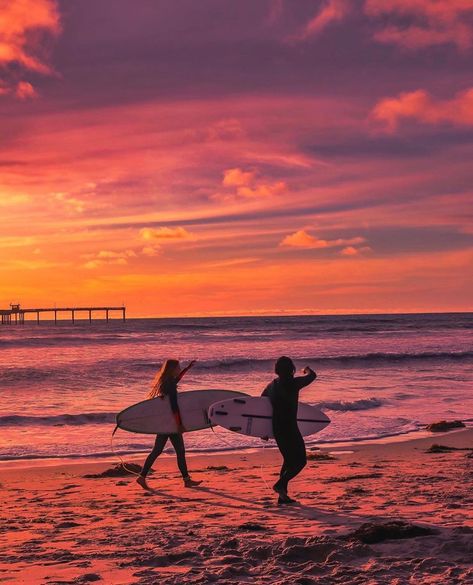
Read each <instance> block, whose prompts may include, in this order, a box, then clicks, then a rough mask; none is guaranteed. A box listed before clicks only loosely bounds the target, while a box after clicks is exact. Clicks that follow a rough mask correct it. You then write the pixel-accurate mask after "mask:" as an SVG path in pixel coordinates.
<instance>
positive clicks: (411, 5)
mask: <svg viewBox="0 0 473 585" xmlns="http://www.w3.org/2000/svg"><path fill="white" fill-rule="evenodd" d="M364 9H365V13H366V14H367V15H368V16H372V17H385V16H389V15H394V16H399V17H401V18H406V17H407V18H411V19H414V20H416V22H414V23H410V24H408V25H407V26H401V25H391V24H390V25H387V26H386V27H385V28H383V29H382V30H380V31H379V32H377V33H376V34H375V39H376V40H377V41H379V42H383V43H392V44H396V45H399V46H402V47H405V48H408V49H419V48H423V47H429V46H432V45H443V44H448V43H453V44H454V45H456V46H457V47H458V48H459V49H468V48H470V47H471V46H472V44H473V27H472V26H471V24H469V23H468V22H467V21H465V17H466V16H468V14H469V13H471V12H472V11H473V0H366V2H365V8H364Z"/></svg>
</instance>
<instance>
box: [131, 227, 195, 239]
mask: <svg viewBox="0 0 473 585" xmlns="http://www.w3.org/2000/svg"><path fill="white" fill-rule="evenodd" d="M140 235H141V237H142V238H143V240H146V241H147V242H155V241H158V242H163V241H167V242H169V241H176V240H191V239H194V236H193V235H192V234H191V233H190V232H188V231H187V230H186V229H184V228H183V227H175V228H169V227H160V228H143V229H142V230H141V231H140Z"/></svg>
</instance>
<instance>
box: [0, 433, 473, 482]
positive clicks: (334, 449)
mask: <svg viewBox="0 0 473 585" xmlns="http://www.w3.org/2000/svg"><path fill="white" fill-rule="evenodd" d="M470 433H471V435H472V437H473V425H467V426H466V427H464V428H459V429H452V430H450V431H444V432H438V433H432V432H430V431H426V430H425V429H420V430H418V431H409V432H407V433H402V434H399V435H389V436H386V437H380V438H379V439H374V438H373V439H360V440H354V441H337V442H334V443H329V442H327V443H322V442H321V443H316V442H314V443H313V444H306V448H307V452H311V451H312V452H313V451H319V452H323V453H329V454H331V453H334V454H337V453H343V454H355V453H359V452H360V451H364V450H365V449H367V450H369V449H373V448H375V449H377V448H380V449H383V448H386V449H388V448H389V447H394V448H396V449H397V448H399V447H400V448H404V449H409V448H410V447H413V448H417V447H422V446H424V445H426V444H434V443H439V442H441V440H443V439H444V438H445V439H446V438H449V437H452V440H449V441H448V442H449V444H450V443H451V444H452V445H453V446H456V445H457V444H460V443H462V442H463V436H464V435H465V436H469V435H470ZM457 435H459V437H457ZM472 447H473V441H472ZM150 450H151V447H150V449H147V450H143V451H133V452H130V453H125V454H120V456H118V455H112V454H110V455H109V454H107V455H104V456H103V457H96V456H95V455H93V456H91V457H90V458H89V457H84V456H78V457H73V458H72V457H58V458H41V459H39V458H38V459H12V460H2V461H0V479H1V477H2V476H3V475H4V474H5V473H6V472H8V471H9V470H12V469H14V470H15V471H25V470H26V471H28V470H32V471H33V470H37V471H41V470H43V469H46V470H54V468H63V467H68V468H69V467H70V468H75V469H80V468H87V469H89V468H90V467H91V466H93V467H94V468H97V469H98V468H100V467H101V466H106V465H108V466H110V465H113V464H116V465H119V464H120V461H121V460H123V461H126V460H128V461H127V462H132V463H139V462H140V461H142V460H143V459H144V458H146V456H147V454H148V453H149V452H150ZM167 451H169V452H166V451H165V452H163V453H162V454H161V455H160V457H159V460H161V461H169V460H172V461H174V460H175V454H174V452H173V450H172V447H168V448H167ZM265 452H275V453H278V448H277V446H276V445H275V444H274V443H269V444H263V445H261V447H244V448H235V449H232V448H230V447H229V448H228V449H223V448H222V449H216V450H212V451H186V457H187V458H188V459H191V460H194V459H196V458H198V459H209V460H211V459H219V458H227V457H231V456H235V457H237V456H258V455H259V454H262V453H265Z"/></svg>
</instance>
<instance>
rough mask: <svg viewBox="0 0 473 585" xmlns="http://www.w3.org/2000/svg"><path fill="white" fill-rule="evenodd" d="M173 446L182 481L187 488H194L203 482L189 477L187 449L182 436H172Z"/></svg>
mask: <svg viewBox="0 0 473 585" xmlns="http://www.w3.org/2000/svg"><path fill="white" fill-rule="evenodd" d="M169 438H170V439H171V443H172V446H173V447H174V450H175V451H176V455H177V465H178V467H179V471H180V472H181V475H182V479H183V480H184V485H185V486H186V487H193V486H197V485H199V484H200V483H202V482H201V481H193V480H192V479H191V478H190V477H189V471H188V470H187V461H186V447H185V445H184V438H183V437H182V435H181V434H175V435H170V437H169Z"/></svg>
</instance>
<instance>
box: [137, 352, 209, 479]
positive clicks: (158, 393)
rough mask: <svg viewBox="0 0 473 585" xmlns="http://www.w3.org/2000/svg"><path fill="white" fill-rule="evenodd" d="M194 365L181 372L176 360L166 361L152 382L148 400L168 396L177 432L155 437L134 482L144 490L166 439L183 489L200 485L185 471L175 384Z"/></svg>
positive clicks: (180, 421) (181, 430) (183, 429)
mask: <svg viewBox="0 0 473 585" xmlns="http://www.w3.org/2000/svg"><path fill="white" fill-rule="evenodd" d="M194 364H195V361H192V362H191V363H190V364H189V365H188V366H187V368H184V369H183V370H181V366H180V364H179V362H178V361H177V360H166V361H165V362H164V364H163V366H162V368H161V369H160V370H159V372H158V373H157V374H156V376H155V378H154V380H153V384H152V386H151V391H150V393H149V394H148V398H155V399H157V400H158V399H164V398H165V397H166V396H169V401H170V403H171V410H172V412H173V415H174V418H175V419H176V424H177V430H178V432H177V433H172V434H168V435H156V441H155V443H154V447H153V450H152V451H151V453H150V454H149V455H148V457H147V459H146V461H145V463H144V465H143V469H142V470H141V474H140V476H139V477H138V479H137V480H136V481H137V482H138V483H139V485H140V486H141V487H142V488H144V489H146V490H148V489H150V488H149V486H148V484H147V483H146V476H147V475H148V472H149V470H150V469H151V466H152V465H153V463H154V462H155V461H156V459H157V458H158V457H159V456H160V455H161V453H162V452H163V449H164V447H165V445H166V443H167V441H168V439H170V441H171V443H172V446H173V447H174V450H175V451H176V455H177V465H178V467H179V471H180V472H181V475H182V478H183V480H184V485H185V487H194V486H197V485H199V484H200V483H202V482H200V481H193V480H192V479H191V478H190V477H189V472H188V471H187V463H186V450H185V446H184V439H183V437H182V433H183V432H184V431H185V428H184V426H183V425H182V419H181V413H180V412H179V405H178V403H177V384H178V382H179V381H180V380H181V379H182V377H183V376H184V374H185V373H186V372H187V371H189V369H190V368H191V367H192V366H193V365H194Z"/></svg>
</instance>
